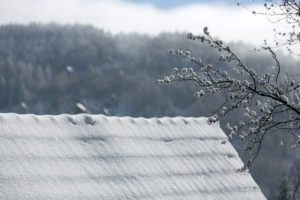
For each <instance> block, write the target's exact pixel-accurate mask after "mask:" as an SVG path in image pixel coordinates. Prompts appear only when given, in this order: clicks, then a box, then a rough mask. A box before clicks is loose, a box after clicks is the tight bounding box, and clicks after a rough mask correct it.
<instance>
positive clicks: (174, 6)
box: [0, 0, 274, 45]
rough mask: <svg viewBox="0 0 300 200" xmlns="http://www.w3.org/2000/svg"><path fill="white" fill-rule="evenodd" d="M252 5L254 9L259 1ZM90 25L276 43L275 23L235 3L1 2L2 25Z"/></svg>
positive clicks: (159, 0)
mask: <svg viewBox="0 0 300 200" xmlns="http://www.w3.org/2000/svg"><path fill="white" fill-rule="evenodd" d="M242 2H248V3H249V2H250V3H252V4H251V5H248V6H249V7H250V8H257V7H258V6H261V3H260V2H261V1H254V2H256V4H253V0H243V1H242ZM30 22H41V23H48V22H57V23H61V24H66V23H71V24H74V23H80V24H92V25H94V26H96V27H98V28H101V29H104V30H106V31H109V32H111V33H113V34H117V33H120V32H122V33H130V32H137V33H142V34H150V35H157V34H159V33H160V32H175V31H177V32H193V33H195V34H197V33H201V32H202V29H203V27H204V26H208V27H209V30H210V32H211V33H212V34H213V35H215V36H218V37H220V38H221V39H223V40H225V41H239V40H242V41H244V42H249V43H253V44H256V45H259V44H261V43H262V41H263V39H265V38H267V39H268V38H269V39H272V29H273V26H274V25H273V24H270V23H269V22H268V21H267V19H266V18H265V17H263V16H254V15H252V14H251V13H250V12H249V11H247V10H245V9H243V8H240V7H237V6H236V3H235V1H234V0H223V1H212V0H203V1H201V0H0V24H8V23H30Z"/></svg>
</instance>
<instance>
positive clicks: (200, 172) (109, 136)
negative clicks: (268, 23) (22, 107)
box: [0, 114, 265, 200]
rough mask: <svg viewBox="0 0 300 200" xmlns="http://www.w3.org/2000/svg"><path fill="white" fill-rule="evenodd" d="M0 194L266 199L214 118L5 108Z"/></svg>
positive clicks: (60, 199) (26, 198)
mask: <svg viewBox="0 0 300 200" xmlns="http://www.w3.org/2000/svg"><path fill="white" fill-rule="evenodd" d="M0 137H1V138H0V173H1V174H0V199H22V200H32V199H44V200H49V199H53V200H54V199H55V200H66V199H84V200H89V199H91V200H92V199H93V200H94V199H101V200H115V199H144V200H146V199H147V200H150V199H162V200H165V199H170V200H177V199H178V200H185V199H188V200H193V199H195V200H196V199H197V200H199V199H200V200H201V199H203V200H204V199H205V200H219V199H222V200H225V199H230V200H245V199H251V200H261V199H265V197H264V196H263V194H262V193H261V191H260V189H259V188H258V186H257V184H256V183H255V181H254V180H253V179H252V177H251V175H250V174H249V173H247V172H238V171H237V170H238V168H240V167H242V165H243V164H242V161H241V160H240V158H239V156H238V154H237V152H236V151H235V150H234V148H233V147H232V146H231V144H230V143H228V142H227V143H225V144H221V143H222V141H224V139H226V135H225V134H224V133H223V131H222V130H221V129H220V128H219V125H218V124H212V125H209V124H208V123H207V119H206V118H183V117H175V118H151V119H145V118H131V117H106V116H103V115H84V114H80V115H58V116H51V115H45V116H37V115H18V114H0Z"/></svg>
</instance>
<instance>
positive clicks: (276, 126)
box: [158, 27, 300, 170]
mask: <svg viewBox="0 0 300 200" xmlns="http://www.w3.org/2000/svg"><path fill="white" fill-rule="evenodd" d="M203 33H204V34H203V35H194V34H192V33H188V34H187V39H189V40H199V41H200V42H202V43H204V44H208V45H210V47H211V48H214V49H216V50H217V51H218V52H219V58H218V59H219V61H220V62H221V63H228V64H230V65H231V67H232V71H233V72H234V73H233V74H231V73H228V72H227V71H224V70H223V69H222V68H221V67H217V66H213V65H211V64H207V63H204V62H202V60H201V58H196V57H194V56H193V55H192V54H191V52H189V51H183V50H179V49H171V50H169V54H172V55H176V56H182V57H184V58H186V59H188V60H189V61H190V62H192V63H194V64H196V66H198V67H197V69H196V70H195V69H194V68H181V69H178V68H177V67H175V68H174V70H173V74H171V75H169V76H165V77H164V78H163V79H160V80H158V82H159V83H162V84H171V83H173V82H175V81H180V82H183V81H189V82H194V83H195V84H196V85H197V86H198V87H199V90H198V91H196V92H195V93H194V96H195V97H197V98H202V97H203V96H205V95H214V94H217V93H220V92H223V93H225V94H227V96H226V101H225V102H226V103H225V105H224V106H222V107H221V108H220V109H219V110H218V113H217V114H216V115H214V116H212V117H210V118H209V119H208V120H209V123H214V122H216V121H218V120H220V119H222V118H223V117H224V116H226V115H229V114H232V113H233V112H234V111H236V110H241V111H243V113H244V114H243V116H244V119H245V120H244V121H240V122H239V123H237V124H227V126H226V127H227V129H228V130H229V138H232V137H234V136H236V137H238V138H239V139H240V140H242V141H244V142H245V147H244V150H245V151H247V152H249V155H250V158H249V160H248V161H247V162H246V163H245V165H244V167H243V168H242V169H241V170H246V169H248V168H249V167H250V166H251V164H252V163H253V162H254V160H255V159H256V158H257V156H258V154H259V152H260V149H261V145H262V143H263V141H264V138H265V136H266V135H269V134H272V133H274V132H277V131H282V130H287V131H288V132H290V133H291V134H292V135H293V136H295V140H294V143H293V144H292V145H291V148H292V149H295V148H297V147H300V129H299V128H300V98H299V95H300V82H297V81H295V80H285V81H284V80H282V78H281V66H280V62H279V60H278V59H277V57H276V54H275V53H274V52H273V50H272V49H271V48H268V47H265V50H268V51H269V52H270V54H271V56H272V58H273V60H274V63H275V67H273V68H271V69H270V71H271V72H270V73H265V74H257V73H256V71H255V70H254V69H253V68H251V67H249V66H247V65H246V64H245V63H244V62H243V61H242V60H241V59H240V58H239V57H238V55H237V54H236V53H235V52H234V51H233V50H231V48H230V47H228V46H226V45H224V43H223V42H222V41H221V40H215V39H213V37H211V35H210V33H209V31H208V28H207V27H205V28H204V29H203Z"/></svg>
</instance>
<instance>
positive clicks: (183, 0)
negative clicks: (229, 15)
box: [126, 0, 263, 9]
mask: <svg viewBox="0 0 300 200" xmlns="http://www.w3.org/2000/svg"><path fill="white" fill-rule="evenodd" d="M126 1H128V2H134V3H150V4H152V5H153V6H155V7H157V8H159V9H170V8H175V7H179V6H186V5H191V4H199V3H218V4H225V5H235V4H236V1H238V2H239V3H243V4H247V5H249V4H254V3H261V2H263V0H126Z"/></svg>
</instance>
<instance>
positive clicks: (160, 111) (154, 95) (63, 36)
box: [0, 24, 300, 199]
mask: <svg viewBox="0 0 300 200" xmlns="http://www.w3.org/2000/svg"><path fill="white" fill-rule="evenodd" d="M229 45H230V47H231V48H232V49H234V50H235V51H236V52H239V56H240V57H241V58H243V60H244V61H245V63H246V64H247V66H251V67H253V68H254V69H255V70H256V72H257V73H264V72H267V67H270V66H269V65H270V63H273V60H272V58H271V57H270V56H269V55H267V54H263V53H260V54H258V53H254V52H253V48H254V47H251V46H249V45H247V44H243V43H231V44H229ZM170 48H173V49H178V48H180V49H184V50H187V51H191V52H193V54H194V55H196V56H201V58H202V61H203V62H205V63H210V64H212V65H214V66H220V67H222V69H224V70H226V71H228V72H230V71H231V70H232V69H231V67H230V66H229V65H227V64H226V63H220V62H219V61H218V60H216V57H217V56H218V52H216V51H215V50H214V49H212V48H210V47H209V46H205V45H202V44H199V43H197V42H193V41H190V40H187V39H186V34H179V33H178V34H170V33H162V34H160V35H158V36H156V37H150V36H146V35H137V34H129V35H122V34H119V35H111V34H109V33H107V32H104V31H102V30H99V29H95V28H93V27H92V26H83V25H57V24H48V25H41V24H30V25H2V26H1V27H0V72H1V73H0V109H1V112H16V113H35V114H61V113H70V114H76V113H82V112H85V113H91V114H105V115H117V116H125V115H130V116H134V117H140V116H141V117H161V116H177V115H181V116H194V117H199V116H207V117H208V116H211V115H213V114H215V112H216V111H217V108H219V107H220V106H221V105H222V103H223V101H224V95H227V94H224V93H222V92H221V93H219V94H217V96H216V95H214V96H210V95H206V96H205V97H203V98H201V99H198V98H195V97H194V96H193V94H194V93H195V92H196V91H198V88H197V87H196V86H195V85H194V84H192V83H190V84H182V83H181V82H175V83H173V84H172V85H171V86H168V85H160V84H157V82H156V80H157V79H158V78H161V77H163V76H164V75H169V73H170V71H171V70H172V69H173V68H174V67H180V68H181V67H182V66H186V67H195V68H196V67H197V65H193V64H192V63H191V62H189V61H188V60H185V59H181V58H180V57H173V56H169V55H168V50H169V49H170ZM278 57H279V58H280V60H281V67H282V69H281V70H283V71H286V72H288V73H289V74H293V73H294V74H299V72H300V71H299V67H298V68H297V66H299V61H297V60H295V59H294V58H293V57H289V56H286V55H283V54H278ZM241 116H242V113H239V112H237V113H236V114H235V115H231V116H227V118H226V121H229V122H233V123H234V122H237V121H238V119H240V117H241ZM221 126H222V128H223V130H224V131H227V129H225V124H223V123H221ZM289 140H292V138H290V136H289V135H288V136H284V137H283V135H282V134H279V133H278V134H277V133H275V134H274V135H273V137H267V138H266V141H265V143H264V145H263V149H262V151H261V155H260V157H259V158H258V159H257V160H256V162H255V163H254V166H253V168H252V169H251V170H252V174H253V176H254V178H255V180H256V181H257V182H258V184H259V185H260V187H261V189H262V191H263V192H264V194H265V195H266V196H267V197H268V198H270V199H272V198H275V197H278V196H280V195H282V194H281V193H275V192H274V191H275V190H279V189H280V191H284V189H282V187H285V186H286V187H289V186H288V185H289V184H290V183H292V182H293V179H294V178H295V177H294V176H293V175H291V174H290V173H291V171H292V170H294V169H295V167H296V165H297V164H298V165H299V163H296V159H295V158H296V155H297V153H298V154H299V150H294V151H293V150H290V146H289V145H286V144H288V143H289ZM231 142H232V143H233V145H234V146H235V147H236V148H237V150H238V151H239V153H240V155H241V157H242V158H243V159H244V160H246V159H247V155H246V154H244V152H243V146H242V144H241V143H240V142H239V141H237V140H232V141H231ZM274 146H276V147H277V148H274Z"/></svg>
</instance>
